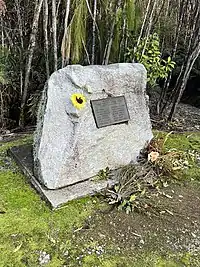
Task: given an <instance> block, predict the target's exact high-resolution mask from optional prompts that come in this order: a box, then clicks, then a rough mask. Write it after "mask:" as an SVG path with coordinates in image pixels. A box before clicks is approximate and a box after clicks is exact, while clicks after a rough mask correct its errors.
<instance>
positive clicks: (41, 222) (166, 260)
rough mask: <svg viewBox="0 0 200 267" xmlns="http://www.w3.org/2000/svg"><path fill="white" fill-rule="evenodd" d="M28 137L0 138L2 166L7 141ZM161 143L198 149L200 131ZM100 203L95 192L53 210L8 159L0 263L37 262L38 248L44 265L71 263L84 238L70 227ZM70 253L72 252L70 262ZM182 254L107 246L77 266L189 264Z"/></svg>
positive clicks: (194, 171)
mask: <svg viewBox="0 0 200 267" xmlns="http://www.w3.org/2000/svg"><path fill="white" fill-rule="evenodd" d="M160 134H161V135H165V134H164V133H160ZM31 141H32V137H31V136H27V137H25V138H22V139H19V140H17V141H15V142H8V143H2V144H1V146H0V166H4V167H5V158H6V151H7V149H8V148H9V147H11V146H14V145H19V144H22V143H29V142H31ZM166 148H167V149H170V148H177V149H180V150H184V151H187V150H198V151H200V134H191V135H189V134H181V135H178V134H177V135H175V134H172V135H170V136H169V138H168V140H167V142H166ZM188 175H190V178H194V179H199V177H200V170H199V167H197V166H196V165H195V164H194V165H193V167H192V168H191V169H189V170H188ZM100 205H101V204H100V201H99V199H98V198H96V197H86V198H83V199H81V200H76V201H71V202H69V203H67V204H66V205H65V206H63V207H62V208H61V209H58V210H55V211H52V210H50V209H49V207H48V206H47V205H46V203H45V202H44V201H42V200H41V199H40V196H39V195H38V194H37V193H36V192H35V190H34V189H33V188H31V186H30V185H29V183H28V181H27V179H26V178H25V177H24V176H23V175H22V174H21V173H20V172H19V170H18V169H17V167H16V166H15V165H14V164H13V163H11V164H10V165H9V167H6V168H4V169H2V170H1V171H0V267H12V266H13V267H21V266H30V267H38V266H40V265H39V261H38V259H39V255H40V253H41V252H46V253H47V254H49V255H50V261H49V263H48V264H46V265H45V266H52V267H59V266H64V265H65V266H71V267H76V266H77V260H76V257H77V256H78V255H79V253H80V252H81V251H82V249H83V248H84V247H83V244H80V246H79V245H78V246H77V244H76V242H74V240H73V238H74V234H73V232H74V230H76V229H78V228H80V227H81V226H82V225H83V224H84V221H85V220H86V219H87V218H88V217H89V216H91V215H92V214H93V213H94V212H95V211H96V210H97V209H98V208H99V207H100ZM105 216H106V215H105ZM114 251H115V250H114ZM69 253H70V254H71V255H72V256H71V261H70V262H69V260H68V259H69ZM186 256H187V255H186V254H185V256H184V257H185V259H184V257H182V256H181V257H182V258H181V257H180V255H179V257H178V260H177V259H176V257H177V255H175V256H174V257H172V258H170V256H169V257H168V256H167V257H162V256H160V255H159V253H157V252H156V253H155V254H154V253H151V252H149V253H147V252H145V251H141V252H140V253H139V254H138V252H137V253H136V254H134V253H132V252H131V253H130V254H129V255H128V254H127V255H123V252H122V253H121V254H119V253H116V254H115V253H114V254H113V253H110V252H109V249H108V250H107V252H105V253H104V254H103V255H101V256H97V255H96V254H94V253H93V254H91V255H86V256H84V257H83V259H82V263H81V264H82V265H80V266H83V267H90V266H91V267H95V266H99V267H101V266H102V267H115V266H116V267H120V266H123V267H124V266H127V267H129V266H130V267H142V266H144V267H146V266H151V267H164V266H166V267H170V266H171V267H176V266H180V267H181V266H192V265H190V258H189V257H186ZM184 261H185V263H184ZM184 264H185V265H184ZM194 266H195V265H194ZM197 266H198V265H197ZM199 266H200V265H199Z"/></svg>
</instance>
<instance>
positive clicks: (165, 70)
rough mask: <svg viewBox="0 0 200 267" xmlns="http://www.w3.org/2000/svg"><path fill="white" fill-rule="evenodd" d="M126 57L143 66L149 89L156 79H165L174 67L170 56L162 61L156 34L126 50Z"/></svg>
mask: <svg viewBox="0 0 200 267" xmlns="http://www.w3.org/2000/svg"><path fill="white" fill-rule="evenodd" d="M127 56H128V57H129V58H134V61H135V62H139V63H142V64H143V65H144V66H145V68H146V69H147V78H148V84H149V86H150V87H153V86H155V85H156V83H157V81H158V79H164V78H166V77H167V76H168V74H169V73H170V72H171V71H172V70H173V68H174V66H175V62H174V61H172V59H171V57H170V56H169V57H168V58H167V59H166V60H165V59H162V57H161V51H160V40H159V36H158V35H157V34H156V33H154V34H151V35H149V37H146V38H143V39H141V41H140V43H139V45H138V46H137V47H136V48H135V49H128V53H127Z"/></svg>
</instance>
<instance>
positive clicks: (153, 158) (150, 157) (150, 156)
mask: <svg viewBox="0 0 200 267" xmlns="http://www.w3.org/2000/svg"><path fill="white" fill-rule="evenodd" d="M158 157H159V153H158V152H155V151H152V152H151V153H149V154H148V161H151V162H154V161H156V160H157V159H158Z"/></svg>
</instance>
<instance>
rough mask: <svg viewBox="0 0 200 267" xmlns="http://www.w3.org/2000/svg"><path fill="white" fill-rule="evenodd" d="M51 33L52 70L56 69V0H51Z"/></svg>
mask: <svg viewBox="0 0 200 267" xmlns="http://www.w3.org/2000/svg"><path fill="white" fill-rule="evenodd" d="M52 34H53V56H54V71H56V70H57V66H58V58H57V22H56V0H52Z"/></svg>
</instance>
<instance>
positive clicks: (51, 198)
mask: <svg viewBox="0 0 200 267" xmlns="http://www.w3.org/2000/svg"><path fill="white" fill-rule="evenodd" d="M8 153H9V155H10V156H12V158H13V159H14V160H15V161H16V163H17V164H18V165H19V167H20V169H21V171H22V172H23V173H24V174H25V175H26V176H27V177H28V179H29V181H30V183H31V184H32V185H33V187H34V188H35V189H36V190H37V192H38V193H39V194H40V195H41V197H42V198H43V199H44V200H45V201H47V202H48V203H49V204H50V206H51V208H52V209H56V208H58V207H60V206H61V205H63V204H65V203H66V202H68V201H70V200H73V199H78V198H81V197H84V196H87V195H94V194H95V193H97V192H100V191H102V190H103V189H105V188H106V187H110V186H112V185H113V184H114V181H112V180H101V181H94V180H91V179H89V180H86V181H84V182H80V183H76V184H74V185H70V186H67V187H64V188H61V189H55V190H51V189H47V188H45V187H44V186H43V185H41V184H40V183H39V181H38V180H37V179H36V178H35V176H34V175H33V156H32V146H31V145H22V146H17V147H12V148H11V149H10V150H9V151H8Z"/></svg>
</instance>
